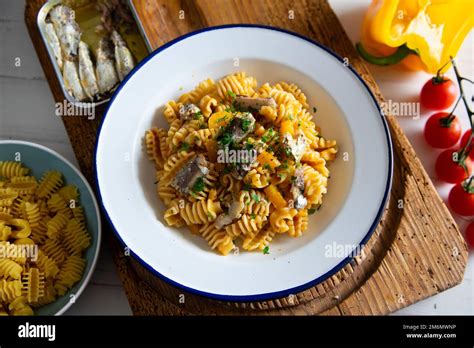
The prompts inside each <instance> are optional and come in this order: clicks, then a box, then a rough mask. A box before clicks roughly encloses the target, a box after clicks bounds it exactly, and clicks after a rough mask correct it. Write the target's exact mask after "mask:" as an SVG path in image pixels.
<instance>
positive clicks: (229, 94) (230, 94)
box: [227, 89, 236, 99]
mask: <svg viewBox="0 0 474 348" xmlns="http://www.w3.org/2000/svg"><path fill="white" fill-rule="evenodd" d="M227 95H228V96H229V97H231V98H232V99H234V98H235V97H236V94H235V93H234V92H232V91H231V90H230V89H229V90H228V91H227Z"/></svg>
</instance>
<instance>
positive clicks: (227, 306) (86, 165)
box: [25, 0, 468, 315]
mask: <svg viewBox="0 0 474 348" xmlns="http://www.w3.org/2000/svg"><path fill="white" fill-rule="evenodd" d="M43 3H44V0H27V1H26V9H25V21H26V24H27V26H28V30H29V32H30V35H31V38H32V40H33V43H34V45H35V48H36V51H37V53H38V56H39V58H40V61H41V63H42V65H43V69H44V71H45V75H46V77H47V79H48V82H49V84H50V86H51V90H52V92H53V95H54V98H55V100H56V101H57V102H62V100H63V96H62V95H61V90H60V87H59V83H58V81H57V79H56V77H55V75H54V74H53V68H52V65H51V63H50V61H49V58H48V55H47V53H46V50H45V47H44V45H43V43H42V41H41V39H40V35H39V32H38V28H37V26H36V15H37V13H38V11H39V8H40V7H41V5H42V4H43ZM132 3H133V5H134V7H135V9H136V12H137V15H138V16H137V17H138V18H139V20H140V21H141V22H142V25H143V28H144V31H145V33H146V35H147V37H148V39H149V41H150V44H151V46H152V47H153V48H157V47H159V46H161V45H163V44H165V43H166V42H168V41H170V40H172V39H174V38H176V37H178V36H180V35H183V34H186V33H188V32H191V31H194V30H197V29H201V28H205V27H208V26H214V25H221V24H232V23H252V24H264V25H271V26H276V27H280V28H284V29H287V30H291V31H294V32H296V33H299V34H302V35H305V36H307V37H309V38H311V39H313V40H315V41H318V42H320V43H322V44H324V45H326V46H328V47H330V48H331V49H333V50H334V51H335V52H336V53H338V54H339V55H340V56H342V57H346V58H348V60H349V63H350V64H351V65H352V66H353V67H354V68H355V69H356V70H357V71H358V72H359V73H360V75H361V76H362V77H363V79H364V80H365V81H366V82H367V84H368V85H369V86H370V88H371V89H372V91H373V93H374V94H375V96H376V97H377V99H378V101H379V102H383V100H384V99H383V97H382V95H381V93H380V90H379V89H378V87H377V85H376V83H375V81H374V79H373V77H372V76H371V74H370V72H369V70H368V69H367V67H366V66H365V64H364V62H363V61H362V60H361V59H360V58H359V57H358V55H357V53H356V52H355V50H354V47H353V45H352V43H351V42H350V40H349V38H348V37H347V35H346V33H345V32H344V29H343V28H342V26H341V24H340V23H339V21H338V19H337V17H336V16H335V14H334V12H333V11H332V10H331V8H330V6H329V5H328V3H327V1H325V0H312V1H311V0H279V1H275V0H195V1H193V0H187V1H185V0H182V1H178V0H154V1H152V0H133V1H132ZM103 112H104V110H103V109H100V108H99V109H98V110H96V114H97V117H96V119H95V120H94V121H88V120H86V119H85V118H81V117H65V118H63V121H64V124H65V126H66V130H67V132H68V135H69V138H70V140H71V144H72V146H73V149H74V152H75V154H76V157H77V160H78V162H79V165H80V167H81V169H82V171H83V172H84V174H85V175H86V176H87V178H88V179H89V181H90V182H91V183H94V182H95V180H94V177H93V176H94V173H93V163H92V161H93V151H94V148H95V142H96V140H97V129H98V126H99V124H100V122H101V119H102V115H103ZM387 120H388V123H389V125H390V129H391V134H392V138H393V143H394V156H395V170H394V180H393V188H392V190H391V196H390V202H389V204H388V206H387V209H386V211H385V214H384V216H383V219H382V221H381V222H380V224H379V226H378V227H377V229H376V231H375V233H374V234H373V236H372V238H371V239H370V240H369V242H368V243H367V245H366V246H365V248H364V249H363V252H362V253H361V255H360V256H358V257H356V258H355V259H354V260H353V261H352V262H351V263H350V264H348V265H347V266H346V267H344V269H342V270H341V271H340V272H338V273H337V274H335V275H334V276H332V277H331V278H330V279H328V280H327V281H325V282H323V283H321V284H319V285H317V286H315V287H313V288H311V289H308V290H307V291H304V292H302V293H300V294H295V295H292V296H289V297H287V298H282V299H277V300H273V301H262V302H256V303H238V304H237V303H223V302H217V301H212V300H208V299H204V298H201V297H199V296H194V295H191V294H189V293H185V292H183V291H181V290H179V289H176V288H174V287H172V286H170V285H168V284H166V283H164V282H163V281H161V280H160V279H158V278H156V277H155V276H153V275H152V274H151V273H150V272H148V271H147V270H146V269H145V268H143V267H142V266H141V265H140V264H138V263H137V262H136V261H135V260H134V259H132V258H131V257H129V256H127V255H126V254H125V253H124V248H123V246H121V245H120V244H119V242H118V241H117V239H116V238H115V237H114V236H113V234H112V232H111V231H110V230H109V228H108V227H106V228H105V229H104V230H105V231H104V233H105V236H106V237H107V238H106V240H108V242H109V243H110V246H111V248H112V251H113V255H114V261H115V263H116V265H117V269H118V272H119V275H120V278H121V280H122V282H123V285H124V287H125V291H126V293H127V297H128V299H129V302H130V305H131V307H132V310H133V312H134V314H138V315H183V314H250V315H274V314H283V315H287V314H325V315H368V314H388V313H391V312H393V311H396V310H398V309H400V308H403V307H406V306H408V305H410V304H412V303H415V302H417V301H419V300H421V299H424V298H426V297H429V296H432V295H434V294H437V293H439V292H441V291H443V290H446V289H448V288H450V287H452V286H455V285H456V284H458V283H460V282H461V281H462V279H463V275H464V271H465V268H466V263H467V256H468V252H467V246H466V244H465V242H464V239H463V237H462V235H461V234H460V232H459V230H458V228H457V226H456V223H455V222H454V220H453V218H452V216H451V215H450V213H449V211H448V209H447V208H446V206H445V205H444V203H443V202H442V201H441V199H440V197H439V196H438V194H437V192H436V190H435V188H434V187H433V184H432V183H431V181H430V179H429V177H428V176H427V174H426V172H425V170H424V169H423V167H422V165H421V163H420V161H419V159H418V158H417V156H416V154H415V152H414V150H413V148H412V146H411V145H410V143H409V142H408V140H407V138H406V136H405V135H404V134H403V132H402V130H401V128H400V126H399V125H398V123H397V120H396V119H395V118H394V117H392V116H388V117H387ZM105 226H107V225H105Z"/></svg>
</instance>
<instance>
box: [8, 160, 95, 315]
mask: <svg viewBox="0 0 474 348" xmlns="http://www.w3.org/2000/svg"><path fill="white" fill-rule="evenodd" d="M28 173H29V170H28V169H27V168H26V167H24V166H23V165H22V164H21V163H20V162H11V161H7V162H0V183H1V184H0V312H1V314H4V315H33V314H34V311H33V308H38V307H41V306H43V305H46V304H48V303H51V302H53V301H54V300H56V298H57V297H58V296H62V295H64V294H65V293H66V291H68V290H69V289H70V288H72V287H73V286H74V284H75V283H76V282H78V281H79V280H80V279H81V278H82V275H83V272H84V269H85V265H86V260H85V259H84V257H83V253H84V251H85V250H86V249H87V247H88V246H89V245H90V239H91V237H90V235H89V233H88V232H87V229H86V224H85V217H84V211H83V209H82V207H81V206H80V205H79V201H78V199H79V190H78V189H77V187H75V186H73V185H67V186H64V185H63V183H64V180H63V176H62V174H61V173H60V172H58V171H54V170H53V171H49V172H46V173H45V174H44V175H43V177H42V178H41V180H40V181H39V182H37V181H36V178H35V177H33V176H27V174H28ZM27 248H28V251H29V253H27V252H26V253H25V250H26V249H27ZM35 251H36V252H35Z"/></svg>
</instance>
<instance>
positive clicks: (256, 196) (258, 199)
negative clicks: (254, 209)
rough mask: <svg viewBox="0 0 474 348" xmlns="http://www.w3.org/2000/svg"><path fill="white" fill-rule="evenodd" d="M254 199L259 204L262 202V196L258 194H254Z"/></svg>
mask: <svg viewBox="0 0 474 348" xmlns="http://www.w3.org/2000/svg"><path fill="white" fill-rule="evenodd" d="M252 199H253V200H254V201H255V202H257V203H258V202H260V196H259V195H257V194H256V193H252Z"/></svg>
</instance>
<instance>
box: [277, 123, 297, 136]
mask: <svg viewBox="0 0 474 348" xmlns="http://www.w3.org/2000/svg"><path fill="white" fill-rule="evenodd" d="M280 133H281V134H285V133H289V134H290V135H294V134H295V125H294V124H293V121H292V120H285V121H283V122H282V123H281V125H280Z"/></svg>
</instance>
